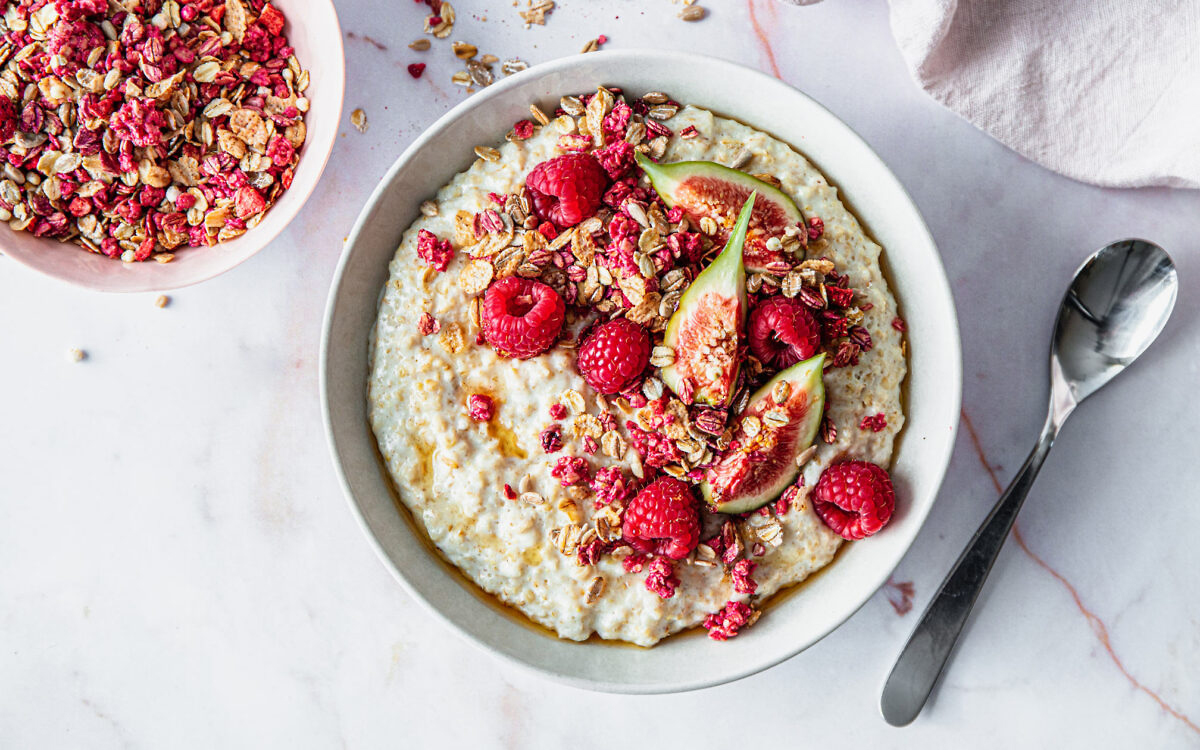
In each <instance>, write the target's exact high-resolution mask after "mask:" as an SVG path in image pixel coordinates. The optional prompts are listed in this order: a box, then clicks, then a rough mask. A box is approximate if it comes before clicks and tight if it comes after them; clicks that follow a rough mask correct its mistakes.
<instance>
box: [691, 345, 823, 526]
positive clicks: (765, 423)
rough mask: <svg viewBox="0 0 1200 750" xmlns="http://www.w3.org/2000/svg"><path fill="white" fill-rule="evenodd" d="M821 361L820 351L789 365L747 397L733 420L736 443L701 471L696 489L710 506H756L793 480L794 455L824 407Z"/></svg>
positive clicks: (734, 509)
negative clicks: (701, 475)
mask: <svg viewBox="0 0 1200 750" xmlns="http://www.w3.org/2000/svg"><path fill="white" fill-rule="evenodd" d="M824 364H825V355H824V354H818V355H817V356H815V357H813V358H812V359H806V360H804V361H803V362H800V363H798V364H795V365H792V366H791V367H789V368H788V369H786V370H784V371H783V372H781V373H779V374H778V375H776V376H775V377H773V378H771V380H770V381H768V382H767V384H766V385H764V386H763V387H762V388H759V389H758V390H757V391H755V392H754V395H753V396H751V397H750V401H749V403H747V404H746V408H745V409H744V410H742V413H741V414H740V415H738V419H737V421H736V423H735V424H737V425H738V427H737V428H736V429H735V431H734V434H733V439H734V440H735V441H737V448H730V449H729V450H727V451H726V452H725V453H724V454H723V455H722V456H720V457H719V458H718V459H717V460H716V462H714V463H713V465H712V466H710V467H709V468H708V469H707V470H706V471H705V473H704V481H703V482H702V484H701V486H700V490H701V492H702V493H703V496H704V500H705V502H707V503H708V504H709V505H710V506H711V507H712V508H713V509H714V510H716V511H718V512H720V513H747V512H749V511H752V510H757V509H758V508H761V507H762V506H764V505H766V504H767V503H769V502H771V501H772V500H774V499H775V498H777V497H779V495H780V494H781V493H782V492H783V491H784V490H785V489H787V488H788V486H789V485H790V484H792V482H795V481H796V476H797V475H798V474H799V473H800V466H799V465H798V464H797V463H796V459H797V458H798V457H799V456H800V454H802V453H804V451H805V450H807V449H808V447H809V446H811V445H812V443H813V440H814V439H815V438H816V436H817V430H818V428H819V427H820V426H821V417H822V415H823V414H824V411H825V384H824V381H822V379H821V372H822V368H823V367H824ZM751 418H752V419H751ZM784 418H786V420H787V421H786V422H783V421H782V420H783V419H784ZM748 423H749V426H748Z"/></svg>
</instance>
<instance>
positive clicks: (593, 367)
mask: <svg viewBox="0 0 1200 750" xmlns="http://www.w3.org/2000/svg"><path fill="white" fill-rule="evenodd" d="M649 363H650V333H649V332H648V331H647V330H646V329H645V328H643V327H641V326H640V325H638V324H637V323H634V322H633V321H632V320H629V319H628V318H617V319H616V320H610V321H608V322H607V323H602V324H600V325H598V326H596V327H595V328H594V329H593V330H592V332H591V334H590V335H589V336H588V337H587V339H585V340H584V342H583V345H582V346H580V347H579V356H578V359H577V360H576V364H578V365H579V371H580V372H581V373H583V379H584V380H586V381H587V382H588V385H590V386H592V387H593V388H595V389H596V390H597V391H599V392H601V393H606V394H611V393H620V392H621V391H623V390H625V389H626V388H628V387H630V386H632V385H634V384H635V383H637V382H638V380H640V379H641V377H642V373H643V372H645V371H646V365H648V364H649Z"/></svg>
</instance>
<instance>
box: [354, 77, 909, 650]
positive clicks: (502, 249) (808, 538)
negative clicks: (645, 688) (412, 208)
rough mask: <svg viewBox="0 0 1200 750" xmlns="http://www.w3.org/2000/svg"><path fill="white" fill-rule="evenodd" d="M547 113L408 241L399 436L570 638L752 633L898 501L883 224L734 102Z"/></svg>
mask: <svg viewBox="0 0 1200 750" xmlns="http://www.w3.org/2000/svg"><path fill="white" fill-rule="evenodd" d="M531 115H532V116H531V118H530V119H528V120H522V121H521V122H518V123H516V124H515V125H511V126H510V127H511V130H510V131H509V133H508V136H507V141H508V142H507V143H505V144H504V145H503V146H501V147H499V148H493V147H491V146H480V147H477V148H476V149H475V153H476V155H477V156H478V157H479V158H478V159H477V160H476V161H475V163H474V164H473V165H472V166H471V167H470V168H469V169H468V170H466V171H465V172H463V173H461V174H459V175H457V176H455V177H454V178H453V179H452V180H451V181H450V182H449V183H448V184H447V185H446V186H445V187H444V188H442V189H441V190H440V191H439V192H438V194H437V195H436V197H435V198H433V199H431V200H429V201H426V202H425V203H424V204H422V206H421V216H420V218H418V219H417V220H416V221H415V222H414V223H413V224H412V226H411V227H409V229H408V231H407V232H405V234H404V237H403V240H402V242H401V245H400V247H399V249H398V250H397V252H396V255H395V257H394V258H393V260H392V262H391V264H390V267H389V269H390V275H391V278H390V280H389V283H388V284H387V286H386V288H385V290H384V294H383V296H382V299H381V302H380V309H379V315H378V319H377V321H376V326H375V330H374V334H373V339H372V342H371V343H372V350H371V359H372V371H371V375H370V378H369V382H368V410H369V416H370V420H371V425H372V429H373V431H374V433H375V435H376V438H377V440H378V443H379V447H380V450H381V453H382V455H383V457H384V459H385V461H386V463H387V467H388V471H389V473H390V474H391V476H392V478H393V480H394V481H395V484H396V486H397V488H398V490H399V495H400V499H401V501H402V502H403V503H404V504H405V506H407V508H408V509H409V510H410V511H411V512H412V515H413V517H414V518H415V520H416V522H417V525H418V526H419V527H420V528H421V530H422V531H423V532H424V533H425V534H427V535H428V536H429V538H430V539H431V540H432V541H433V543H434V544H435V545H436V546H437V548H438V550H439V551H440V552H441V554H443V555H444V556H445V557H446V558H447V559H448V560H449V561H450V562H451V563H453V564H454V565H455V566H457V567H458V568H459V569H460V570H461V571H462V572H463V573H464V574H465V575H466V576H467V577H468V578H470V579H471V580H473V581H474V582H475V583H477V584H478V585H479V586H480V587H482V588H483V589H484V590H485V591H487V592H489V593H491V594H492V595H494V596H496V597H497V598H498V599H500V600H501V601H503V602H504V603H506V604H508V605H510V606H512V607H515V608H516V609H518V610H520V611H521V612H523V613H524V614H525V615H526V616H528V617H529V618H530V619H531V620H533V621H534V622H536V623H539V624H541V625H543V626H545V627H547V628H549V629H550V630H552V631H554V632H555V633H557V634H558V635H559V636H560V637H562V638H568V639H573V640H583V639H586V638H588V637H589V636H590V635H592V634H597V635H599V636H600V637H603V638H609V639H620V640H625V641H630V642H633V643H637V644H640V645H646V646H649V645H653V644H654V643H655V642H657V641H659V640H660V639H662V638H664V637H666V636H668V635H670V634H672V633H675V632H678V631H680V630H684V629H687V628H690V627H696V626H703V627H704V628H706V629H707V630H708V631H709V634H710V636H711V637H712V638H713V639H714V640H725V639H728V638H731V637H734V636H736V635H737V634H738V633H739V632H742V631H744V629H745V628H747V627H749V626H751V625H752V624H753V623H754V622H755V620H757V619H758V617H759V615H760V614H761V611H762V609H761V608H762V605H763V603H764V602H766V601H767V600H768V599H770V598H771V597H772V596H773V595H774V594H775V593H776V592H778V591H779V590H780V589H781V588H783V587H786V586H789V585H792V584H795V583H798V582H800V581H802V580H804V579H805V578H806V577H808V576H809V575H811V574H812V573H813V572H815V571H817V570H819V569H820V568H822V567H823V566H825V565H827V564H829V563H830V562H831V561H832V560H833V558H834V554H835V552H836V551H837V549H838V548H839V546H840V545H841V544H843V543H844V542H845V541H846V540H848V539H860V538H862V537H866V536H869V535H870V534H873V533H875V532H876V531H878V530H879V529H880V528H881V527H882V526H883V525H885V524H886V523H887V521H888V520H889V518H890V516H891V512H892V509H893V507H894V503H895V498H894V493H893V491H892V487H891V480H890V478H889V477H888V475H887V472H886V471H885V470H884V469H883V468H880V467H886V466H888V464H889V463H890V460H891V455H892V450H893V445H894V440H895V438H896V435H897V434H898V433H899V431H900V430H901V429H902V427H903V424H904V413H903V410H902V406H901V399H900V387H901V383H902V381H903V379H904V377H905V373H906V358H905V352H904V341H903V324H902V322H901V323H900V324H898V325H897V324H895V321H899V320H900V318H899V315H898V310H897V306H896V301H895V299H894V297H893V296H892V294H891V293H890V291H889V290H888V287H887V283H886V281H885V279H884V276H883V273H882V271H881V268H880V255H881V252H882V249H881V248H880V247H879V246H878V245H876V244H875V243H874V242H872V241H871V240H870V239H869V238H868V237H867V236H866V234H865V233H864V232H863V230H862V228H861V226H860V225H859V223H858V222H857V220H856V219H855V218H854V217H853V216H852V215H851V214H850V213H849V212H848V211H847V210H846V208H845V207H844V206H843V205H842V203H841V202H840V200H839V199H838V196H837V192H836V190H835V189H834V188H832V187H831V186H829V184H828V183H827V182H826V180H825V179H824V178H823V177H822V176H821V174H820V173H819V172H817V170H816V169H814V168H813V167H812V165H811V164H809V163H808V161H807V160H806V159H804V157H803V156H801V155H800V154H798V153H797V152H796V151H794V150H793V149H792V148H791V147H790V146H788V145H787V144H785V143H782V142H780V141H778V140H776V139H774V138H772V137H771V136H770V135H767V134H765V133H763V132H761V131H758V130H755V129H754V128H751V127H749V126H747V125H744V124H742V123H739V122H737V121H734V120H731V119H727V118H723V117H719V116H716V115H714V114H712V113H711V112H707V111H705V110H703V109H700V108H697V107H693V106H683V105H680V104H679V103H677V102H675V101H673V100H671V99H670V97H669V96H667V95H665V94H662V93H658V92H650V93H646V94H643V95H641V96H637V97H634V96H630V95H627V94H626V93H624V92H622V91H620V90H619V89H616V88H600V89H598V90H597V91H596V92H594V93H591V94H588V95H585V96H581V97H572V96H568V97H564V98H563V99H562V101H561V102H560V106H559V108H558V110H557V111H555V112H554V113H553V114H552V115H548V114H546V113H545V112H544V111H543V110H542V109H540V108H538V107H533V108H532V109H531ZM834 467H836V468H834ZM856 543H858V542H856ZM862 543H868V544H869V543H870V542H869V541H867V542H862Z"/></svg>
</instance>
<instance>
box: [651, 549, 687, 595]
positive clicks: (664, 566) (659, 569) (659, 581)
mask: <svg viewBox="0 0 1200 750" xmlns="http://www.w3.org/2000/svg"><path fill="white" fill-rule="evenodd" d="M678 586H679V579H678V578H676V577H675V568H674V567H673V566H672V565H671V563H670V562H669V561H668V560H667V558H665V557H656V558H654V560H653V561H651V563H650V569H649V571H648V572H647V573H646V588H647V589H649V590H650V591H653V592H654V593H655V594H658V595H659V596H661V597H662V598H663V599H670V598H671V597H673V596H675V589H676V587H678Z"/></svg>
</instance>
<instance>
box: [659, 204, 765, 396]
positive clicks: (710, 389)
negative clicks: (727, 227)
mask: <svg viewBox="0 0 1200 750" xmlns="http://www.w3.org/2000/svg"><path fill="white" fill-rule="evenodd" d="M754 198H755V195H754V193H750V198H749V200H747V201H746V205H744V206H743V207H742V213H741V215H740V216H739V217H738V220H737V225H736V226H734V228H733V232H732V233H731V234H730V236H729V242H727V243H726V244H725V248H724V249H723V250H722V251H721V253H720V255H718V256H717V257H716V259H715V260H713V262H712V263H710V264H709V265H708V268H705V269H704V270H703V271H701V272H700V275H699V276H697V277H696V280H695V281H693V282H692V284H691V286H689V287H688V288H687V291H686V292H684V293H683V297H681V298H680V300H679V307H678V308H677V309H676V310H675V314H674V315H672V316H671V319H670V320H669V321H667V330H666V332H665V333H664V334H663V345H664V346H667V347H670V348H671V349H673V350H674V352H675V361H674V362H673V363H671V364H669V365H667V366H666V367H663V368H662V370H661V371H660V372H659V377H660V378H662V381H663V383H665V384H666V386H667V387H668V388H670V389H671V390H672V391H674V392H675V395H677V396H679V398H680V399H682V400H683V402H684V403H686V404H691V403H697V402H698V403H702V404H708V405H710V406H716V407H718V408H722V409H723V408H725V407H727V406H729V402H730V401H731V400H732V399H733V385H734V383H735V382H737V376H738V366H739V364H740V362H739V359H738V346H739V345H740V344H741V342H742V340H743V339H744V338H745V336H746V308H747V301H746V268H745V266H744V265H743V263H742V244H743V243H744V242H745V241H746V227H747V226H748V225H749V223H750V214H751V212H752V211H753V210H754Z"/></svg>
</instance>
